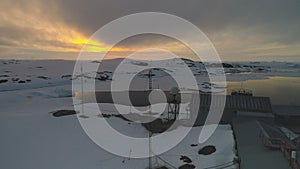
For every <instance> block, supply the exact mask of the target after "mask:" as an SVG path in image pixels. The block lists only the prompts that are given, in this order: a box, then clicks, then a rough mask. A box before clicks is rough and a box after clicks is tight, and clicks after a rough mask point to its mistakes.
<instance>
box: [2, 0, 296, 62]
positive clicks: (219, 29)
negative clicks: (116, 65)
mask: <svg viewBox="0 0 300 169" xmlns="http://www.w3.org/2000/svg"><path fill="white" fill-rule="evenodd" d="M137 12H163V13H169V14H173V15H176V16H179V17H182V18H184V19H186V20H188V21H190V22H191V23H193V24H195V25H196V26H197V27H198V28H200V29H201V30H202V31H203V32H204V33H205V34H206V35H207V36H208V38H209V39H210V40H211V42H212V43H213V45H214V46H215V48H216V49H217V51H218V53H219V55H220V57H221V59H222V60H224V61H290V62H300V36H299V33H300V1H299V0H253V1H249V0H189V1H183V0H181V1H177V0H151V1H150V0H106V1H104V0H87V1H82V0H51V1H45V0H31V1H26V0H1V1H0V59H76V58H77V56H78V54H79V52H80V49H81V48H82V46H83V45H84V44H91V45H92V46H96V47H94V48H91V49H90V50H91V51H92V52H104V51H106V50H107V46H109V44H107V42H105V41H104V40H101V39H100V40H99V41H97V42H93V41H89V40H88V39H89V37H90V36H91V35H92V34H93V33H94V32H95V31H97V30H98V29H99V28H101V27H102V26H104V25H105V24H107V23H109V22H111V21H113V20H115V19H117V18H119V17H122V16H125V15H129V14H133V13H137ZM170 29H172V28H170ZM147 47H151V48H163V49H167V50H170V51H173V52H175V53H176V52H177V53H180V56H184V57H187V58H189V57H190V55H191V53H190V52H189V51H188V50H186V49H185V47H184V46H183V45H182V44H180V42H177V41H176V40H174V39H170V38H168V37H161V36H155V35H144V36H137V37H132V38H130V39H126V40H124V41H123V42H122V43H120V44H118V45H117V46H116V47H115V48H113V50H112V51H111V52H110V55H109V56H108V57H107V58H118V57H126V56H127V55H128V53H130V52H133V51H139V50H140V49H145V48H147Z"/></svg>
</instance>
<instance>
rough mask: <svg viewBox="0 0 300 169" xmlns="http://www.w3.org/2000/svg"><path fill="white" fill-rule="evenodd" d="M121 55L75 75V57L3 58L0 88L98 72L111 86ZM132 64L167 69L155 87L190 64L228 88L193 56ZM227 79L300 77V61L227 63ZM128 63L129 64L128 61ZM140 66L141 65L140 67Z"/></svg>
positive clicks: (201, 76) (204, 83)
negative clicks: (183, 58)
mask: <svg viewBox="0 0 300 169" xmlns="http://www.w3.org/2000/svg"><path fill="white" fill-rule="evenodd" d="M86 62H88V64H92V65H93V64H98V62H97V61H86ZM120 62H121V59H114V60H104V61H102V62H101V63H100V68H99V69H98V70H95V71H92V72H85V73H84V74H83V75H80V74H79V75H78V76H73V69H74V65H75V61H67V60H34V61H32V60H0V91H12V90H20V89H32V88H41V87H49V86H61V85H70V84H71V80H72V79H75V80H76V78H78V77H80V76H84V78H86V79H90V78H92V77H93V76H95V77H94V78H95V81H96V84H98V83H99V85H96V86H97V90H109V89H108V88H107V86H109V84H110V81H111V80H113V73H112V72H113V71H114V70H115V68H116V67H117V65H118V64H119V63H120ZM124 63H125V64H128V66H131V67H132V66H135V67H145V66H149V65H152V66H154V67H155V66H156V65H160V66H163V67H165V68H166V69H160V70H153V72H152V73H153V74H154V75H153V87H154V88H160V89H164V90H169V89H170V85H168V84H169V81H170V79H171V78H170V76H178V77H182V76H184V75H182V73H183V72H182V71H181V70H182V68H183V67H188V68H190V70H191V72H192V73H193V75H194V76H195V78H196V80H197V83H198V84H197V85H198V86H197V87H198V88H199V89H200V90H202V91H203V92H221V91H224V87H226V86H225V85H224V84H218V83H214V84H211V83H209V78H208V74H207V71H206V69H205V66H204V64H203V63H201V62H194V61H191V60H180V59H172V60H166V61H134V60H127V61H125V62H124ZM206 66H207V68H208V69H211V72H210V74H209V76H211V77H217V76H220V74H221V73H222V71H221V69H220V68H219V67H216V66H214V64H212V63H210V64H206ZM223 66H224V71H225V74H226V80H227V81H242V80H251V79H266V78H268V77H270V76H288V77H299V74H300V63H285V62H247V63H245V62H242V63H223ZM125 67H126V65H125ZM137 70H138V69H137ZM121 73H123V74H122V77H123V78H127V77H129V76H130V75H131V74H138V75H137V76H138V78H137V79H138V80H139V81H140V82H139V83H136V84H140V85H138V86H134V88H135V89H145V86H146V85H147V83H148V78H145V76H146V75H145V74H146V73H148V72H146V71H144V72H133V71H131V72H121Z"/></svg>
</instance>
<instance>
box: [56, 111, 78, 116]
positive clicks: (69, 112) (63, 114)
mask: <svg viewBox="0 0 300 169" xmlns="http://www.w3.org/2000/svg"><path fill="white" fill-rule="evenodd" d="M76 113H77V112H76V111H75V110H58V111H55V112H52V115H53V116H54V117H61V116H68V115H73V114H76Z"/></svg>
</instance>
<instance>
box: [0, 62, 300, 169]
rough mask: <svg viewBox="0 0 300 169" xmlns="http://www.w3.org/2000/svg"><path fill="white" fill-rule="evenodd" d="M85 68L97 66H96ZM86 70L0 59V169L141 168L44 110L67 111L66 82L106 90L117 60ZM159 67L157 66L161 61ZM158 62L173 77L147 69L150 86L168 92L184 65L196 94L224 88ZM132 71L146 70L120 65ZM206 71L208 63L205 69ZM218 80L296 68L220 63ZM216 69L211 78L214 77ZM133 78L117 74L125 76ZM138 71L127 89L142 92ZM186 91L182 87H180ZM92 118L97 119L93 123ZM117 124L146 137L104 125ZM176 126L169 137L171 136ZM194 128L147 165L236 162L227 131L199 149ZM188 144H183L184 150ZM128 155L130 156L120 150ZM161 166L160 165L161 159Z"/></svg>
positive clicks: (290, 72) (70, 119)
mask: <svg viewBox="0 0 300 169" xmlns="http://www.w3.org/2000/svg"><path fill="white" fill-rule="evenodd" d="M87 62H90V64H97V62H91V61H87ZM103 62H104V63H105V64H102V63H101V68H100V69H99V70H97V71H94V72H86V73H84V74H83V75H75V76H73V68H74V64H75V62H74V61H65V60H35V61H30V60H1V61H0V108H1V109H0V134H1V139H0V168H5V169H6V168H7V169H20V168H25V169H40V168H43V169H47V168H49V169H54V168H64V169H68V168H70V169H76V168H78V169H83V168H87V169H92V168H97V169H98V168H104V169H119V168H128V169H134V168H137V169H140V168H147V166H148V159H134V158H124V157H119V156H116V155H113V154H111V153H109V152H107V151H105V150H103V149H101V148H100V147H99V146H97V145H96V144H94V143H93V141H92V140H90V139H89V138H88V136H87V135H86V134H85V133H84V131H83V129H82V128H81V126H80V124H79V122H78V119H77V116H76V115H70V116H64V117H53V116H52V115H51V114H50V112H53V111H55V110H62V109H71V110H72V109H74V108H73V102H72V97H70V96H72V95H73V93H72V90H71V89H72V86H71V83H72V79H75V80H77V79H78V77H80V76H83V77H84V78H85V79H90V78H92V75H95V81H96V86H97V90H109V85H110V83H111V81H112V80H114V79H113V73H112V72H113V71H114V68H115V67H116V65H117V64H118V63H119V62H120V60H118V59H116V60H107V61H103ZM161 63H163V62H161ZM165 63H168V64H166V65H167V66H166V67H168V66H169V68H170V69H173V71H169V70H168V69H167V70H164V71H162V70H153V72H152V73H153V74H154V75H153V87H154V88H160V89H164V90H169V89H170V87H172V86H171V84H170V83H169V80H170V77H169V75H170V74H172V75H177V76H184V75H182V74H181V73H182V72H180V71H176V70H175V71H174V69H176V68H177V67H180V66H184V64H186V65H187V66H188V67H189V68H190V69H191V71H192V73H193V74H194V75H195V77H196V80H197V83H198V84H197V85H198V87H199V88H200V90H202V91H204V92H211V91H213V92H219V91H223V90H225V87H226V86H223V84H211V83H209V80H208V76H207V73H206V71H205V67H204V65H203V64H202V63H200V62H193V61H189V60H184V62H183V61H179V60H171V61H167V62H165ZM126 64H130V65H133V66H137V67H143V66H147V65H148V64H154V63H153V62H147V61H132V60H131V61H130V60H129V61H127V62H126ZM210 66H211V67H214V65H212V64H211V65H210ZM223 66H224V67H225V68H224V70H225V73H226V78H227V80H229V81H240V80H247V79H261V78H268V77H270V76H276V75H281V76H296V77H297V76H298V75H299V73H300V66H299V64H297V63H279V62H272V63H263V62H262V63H258V62H257V63H231V64H223ZM218 70H219V69H216V71H215V72H214V73H213V74H210V75H211V76H218V73H220V72H219V71H218ZM131 73H137V72H123V75H124V76H123V78H126V77H127V75H126V74H131ZM146 73H147V71H146V72H140V73H138V75H137V76H136V79H135V80H136V81H137V83H136V84H137V85H136V86H134V89H147V88H148V86H147V84H148V79H147V78H145V74H146ZM186 90H188V89H186ZM102 106H103V107H104V112H105V113H107V114H111V113H112V111H113V110H112V109H111V108H110V107H111V106H110V105H107V104H106V105H102ZM99 118H100V117H99ZM106 120H108V121H109V122H110V123H112V124H115V125H116V126H119V128H121V129H122V130H123V131H124V132H126V133H127V134H129V135H131V136H137V137H141V136H146V135H147V133H148V132H147V131H146V129H145V128H144V127H143V126H142V125H140V124H133V123H131V124H129V123H128V122H127V121H124V120H123V119H121V118H117V117H111V118H108V119H106ZM183 128H184V127H183V126H181V127H178V128H177V129H175V130H172V131H170V134H172V133H171V132H179V131H180V130H181V129H183ZM200 131H201V127H194V128H193V129H192V131H191V133H190V134H189V135H188V137H186V138H185V139H184V140H183V141H182V142H181V143H180V144H178V145H177V146H176V147H175V148H173V149H171V150H170V151H168V152H166V153H163V154H161V155H160V156H159V158H160V159H158V158H153V165H154V164H163V163H164V161H166V162H168V163H170V164H172V165H174V166H175V167H179V166H181V165H183V164H185V162H183V161H182V160H180V158H181V156H187V157H188V158H190V159H191V161H192V162H191V164H193V165H195V166H196V168H209V167H214V166H218V165H221V167H224V166H228V165H229V166H230V167H228V168H236V167H237V166H235V165H231V164H232V161H233V160H234V159H235V158H236V155H235V154H236V150H235V142H234V137H233V133H232V130H231V127H230V126H229V125H220V126H219V127H218V128H217V130H216V132H215V133H214V134H213V136H212V137H211V138H210V139H209V140H208V141H207V142H205V143H204V144H199V143H198V137H199V132H200ZM192 144H193V145H194V146H191V145H192ZM207 145H213V146H215V147H216V152H214V153H213V154H210V155H207V156H205V155H199V154H198V151H199V150H200V149H201V148H203V147H204V146H207ZM124 153H125V154H128V153H130V150H128V151H126V152H124ZM163 160H164V161H163Z"/></svg>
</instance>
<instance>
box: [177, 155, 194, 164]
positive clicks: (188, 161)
mask: <svg viewBox="0 0 300 169" xmlns="http://www.w3.org/2000/svg"><path fill="white" fill-rule="evenodd" d="M180 160H182V161H183V162H185V163H191V162H193V161H192V160H191V159H190V158H189V157H188V156H181V157H180Z"/></svg>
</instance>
